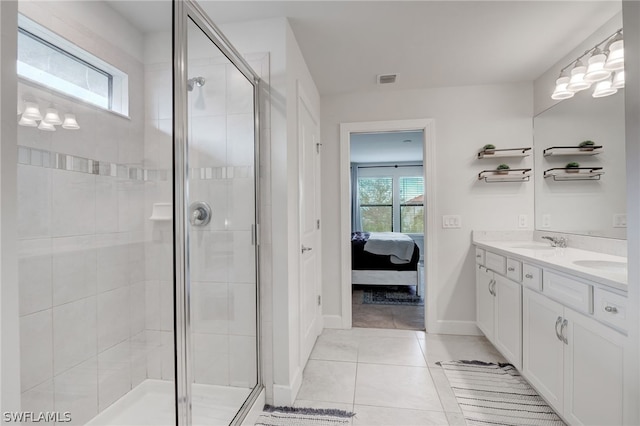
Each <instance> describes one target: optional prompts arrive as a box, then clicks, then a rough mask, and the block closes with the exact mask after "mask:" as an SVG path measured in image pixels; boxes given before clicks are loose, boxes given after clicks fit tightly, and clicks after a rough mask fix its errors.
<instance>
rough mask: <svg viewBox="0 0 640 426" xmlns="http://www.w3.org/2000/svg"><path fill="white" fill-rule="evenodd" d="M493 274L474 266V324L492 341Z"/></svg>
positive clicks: (482, 267) (479, 266)
mask: <svg viewBox="0 0 640 426" xmlns="http://www.w3.org/2000/svg"><path fill="white" fill-rule="evenodd" d="M494 284H495V281H494V274H493V272H492V271H490V270H488V269H487V268H485V267H484V266H481V265H477V266H476V324H477V325H478V328H480V330H482V332H483V333H484V335H485V336H486V337H487V339H489V340H491V341H493V325H494V313H493V305H494V297H493V286H494Z"/></svg>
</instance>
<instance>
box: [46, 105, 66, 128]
mask: <svg viewBox="0 0 640 426" xmlns="http://www.w3.org/2000/svg"><path fill="white" fill-rule="evenodd" d="M42 121H44V122H45V123H47V124H51V125H54V126H59V125H61V124H62V120H60V115H58V110H57V109H55V108H47V113H46V114H45V115H44V118H43V119H42Z"/></svg>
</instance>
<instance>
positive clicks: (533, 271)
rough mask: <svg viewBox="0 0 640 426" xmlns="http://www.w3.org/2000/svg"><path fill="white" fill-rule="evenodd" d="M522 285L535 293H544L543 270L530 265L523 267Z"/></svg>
mask: <svg viewBox="0 0 640 426" xmlns="http://www.w3.org/2000/svg"><path fill="white" fill-rule="evenodd" d="M522 284H524V285H525V286H527V287H529V288H530V289H532V290H535V291H542V269H540V268H537V267H535V266H531V265H529V264H526V263H525V264H524V265H522Z"/></svg>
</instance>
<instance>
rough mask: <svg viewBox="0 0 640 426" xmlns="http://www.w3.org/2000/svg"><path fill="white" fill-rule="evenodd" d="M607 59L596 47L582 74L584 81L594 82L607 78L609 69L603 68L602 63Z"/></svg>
mask: <svg viewBox="0 0 640 426" xmlns="http://www.w3.org/2000/svg"><path fill="white" fill-rule="evenodd" d="M606 60H607V56H606V55H605V54H604V53H602V51H601V50H600V49H596V50H595V51H594V52H593V54H592V55H591V57H590V58H589V66H588V67H587V72H586V74H585V75H584V79H585V81H588V82H591V83H593V82H596V81H600V80H604V79H605V78H609V76H610V75H611V71H609V70H606V69H604V63H605V61H606Z"/></svg>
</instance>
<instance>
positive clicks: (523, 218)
mask: <svg viewBox="0 0 640 426" xmlns="http://www.w3.org/2000/svg"><path fill="white" fill-rule="evenodd" d="M526 227H527V215H526V214H521V215H519V216H518V228H526Z"/></svg>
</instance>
